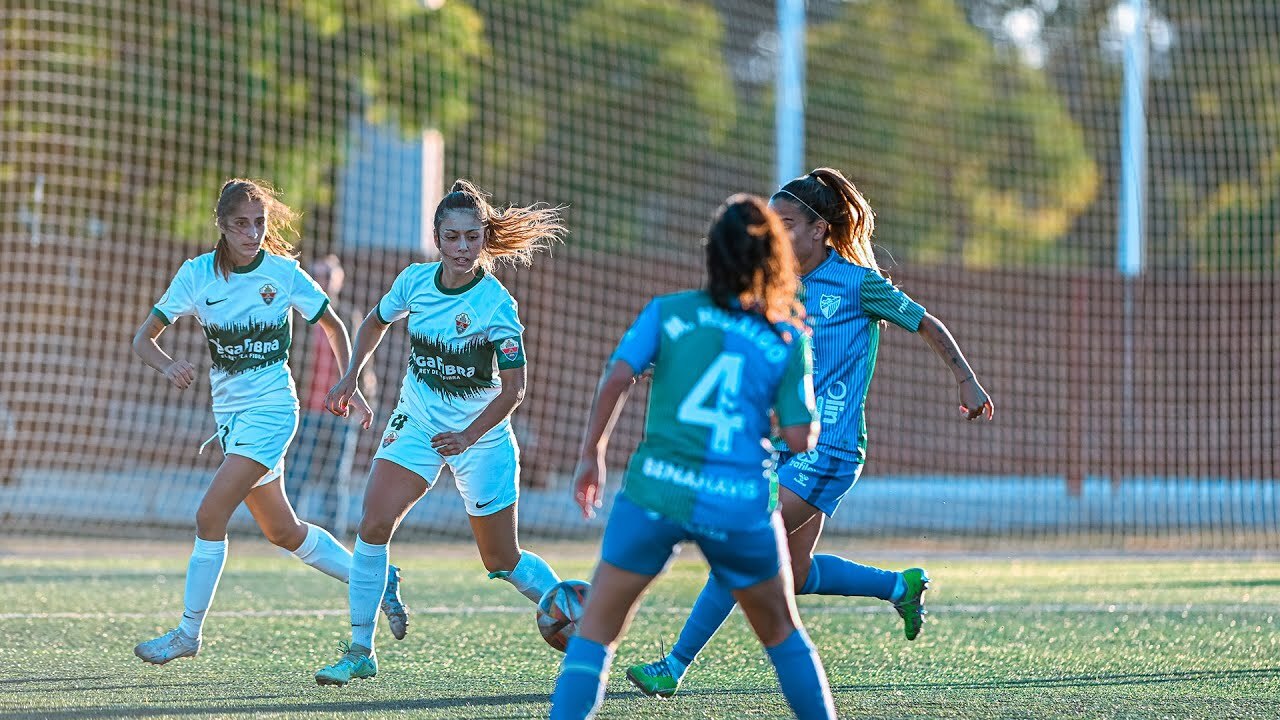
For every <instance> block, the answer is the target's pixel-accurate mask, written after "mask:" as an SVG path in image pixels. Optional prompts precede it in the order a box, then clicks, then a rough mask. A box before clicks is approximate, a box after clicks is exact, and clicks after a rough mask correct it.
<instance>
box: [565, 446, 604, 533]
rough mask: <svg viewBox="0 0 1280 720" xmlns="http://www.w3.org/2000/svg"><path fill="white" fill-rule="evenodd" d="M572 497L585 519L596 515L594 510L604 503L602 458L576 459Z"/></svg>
mask: <svg viewBox="0 0 1280 720" xmlns="http://www.w3.org/2000/svg"><path fill="white" fill-rule="evenodd" d="M573 476H574V477H573V499H574V500H575V501H576V502H577V503H578V507H580V508H582V517H583V518H584V519H586V520H590V519H591V518H593V517H595V516H596V510H597V509H598V508H599V507H600V506H601V505H602V504H604V482H605V470H604V459H603V458H600V457H594V456H587V457H583V458H582V459H580V460H579V461H578V467H577V469H576V470H574V472H573Z"/></svg>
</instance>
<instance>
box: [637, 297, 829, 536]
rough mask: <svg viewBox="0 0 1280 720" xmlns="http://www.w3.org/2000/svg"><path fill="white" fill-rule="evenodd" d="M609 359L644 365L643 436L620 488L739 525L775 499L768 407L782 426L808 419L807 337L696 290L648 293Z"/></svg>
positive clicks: (652, 504)
mask: <svg viewBox="0 0 1280 720" xmlns="http://www.w3.org/2000/svg"><path fill="white" fill-rule="evenodd" d="M613 359H614V360H615V361H620V362H625V363H626V364H627V365H629V366H630V368H631V370H632V372H633V373H635V374H640V373H641V372H643V371H644V370H645V369H647V368H649V367H650V366H652V367H653V386H652V389H651V391H650V393H649V408H648V417H647V419H646V421H645V434H644V440H643V441H642V442H641V443H640V446H639V447H638V448H637V449H636V452H635V454H634V455H633V456H632V458H631V462H630V464H629V465H628V468H627V474H626V479H625V484H624V486H623V492H624V493H625V494H626V496H627V497H628V498H630V499H631V500H632V501H633V502H635V503H636V504H637V505H640V506H641V507H644V508H647V509H650V510H654V511H657V512H659V513H662V514H663V515H664V516H666V517H668V518H670V519H671V520H674V521H676V522H679V523H689V524H693V525H701V526H708V527H743V526H746V525H752V524H759V523H760V522H764V521H767V520H768V517H769V513H771V512H772V511H773V509H774V507H775V506H776V504H777V477H776V474H775V473H774V472H773V470H772V458H771V448H769V447H768V446H767V445H766V443H765V439H766V438H767V437H768V435H769V411H770V409H772V410H773V411H774V412H775V413H776V414H777V417H778V423H779V424H780V425H782V426H784V427H785V426H793V425H805V424H808V423H810V422H813V420H814V419H815V415H814V413H815V408H814V404H813V376H812V364H811V360H810V354H809V347H808V340H807V338H806V337H805V336H804V334H803V333H801V332H800V331H798V330H797V329H795V328H794V327H790V326H773V325H770V324H769V322H768V321H766V320H765V319H764V318H763V317H761V316H759V315H757V314H755V313H748V312H743V311H741V310H738V311H727V310H723V309H721V308H719V307H716V305H715V304H714V303H713V302H712V300H711V297H710V296H709V295H707V294H706V293H705V292H702V291H689V292H682V293H675V294H672V295H663V296H660V297H657V298H654V299H653V300H652V301H651V302H650V303H649V304H648V305H647V306H646V307H645V309H644V310H643V311H642V312H641V313H640V316H639V317H638V318H637V319H636V321H635V324H633V325H632V326H631V329H630V330H628V331H627V334H626V335H625V336H624V337H623V338H622V341H621V342H620V343H619V344H618V349H617V350H616V351H615V352H614V355H613Z"/></svg>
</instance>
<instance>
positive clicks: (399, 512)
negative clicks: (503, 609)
mask: <svg viewBox="0 0 1280 720" xmlns="http://www.w3.org/2000/svg"><path fill="white" fill-rule="evenodd" d="M434 225H435V239H436V246H437V247H438V248H439V249H440V256H441V259H440V261H439V262H435V263H423V264H415V265H411V266H409V267H408V268H406V269H405V270H404V271H403V272H401V273H400V275H399V277H397V278H396V280H395V282H394V283H392V285H391V289H390V291H388V292H387V294H386V296H385V297H383V298H382V300H381V301H380V302H379V303H378V305H377V307H375V308H374V309H373V311H372V312H370V313H369V315H368V316H367V317H366V318H365V319H364V322H363V323H361V325H360V329H359V331H358V332H357V333H356V340H355V350H354V352H353V354H352V358H351V362H350V364H349V365H348V367H347V370H346V374H345V375H343V377H342V379H341V380H339V381H338V384H337V385H336V386H335V387H334V388H333V391H332V392H330V394H329V398H328V401H327V402H328V407H329V409H330V410H331V411H332V412H335V413H338V414H343V413H345V412H347V410H348V403H349V402H350V401H351V400H353V399H354V398H355V397H357V396H356V379H357V378H358V377H359V376H360V371H361V369H362V368H363V367H364V365H365V363H366V362H368V360H369V358H370V357H371V356H372V355H373V352H374V350H375V349H376V348H377V347H378V344H379V343H380V342H381V341H382V337H383V335H384V334H385V333H386V331H387V328H388V327H389V325H390V324H391V323H393V322H396V321H398V320H402V319H405V318H407V319H408V332H409V339H410V343H411V346H412V349H411V351H410V354H409V362H408V369H407V371H406V372H405V377H404V383H403V385H402V387H401V391H400V402H399V404H398V405H397V407H396V409H395V411H394V412H393V413H392V415H391V419H390V421H389V423H388V424H387V429H386V433H385V434H384V435H383V437H382V442H381V445H380V447H379V448H378V452H377V454H376V455H375V457H374V460H373V467H372V468H371V469H370V471H369V483H368V485H367V487H366V489H365V498H364V517H363V518H362V519H361V520H360V529H359V535H358V537H357V538H356V546H355V553H354V560H353V564H352V569H351V586H350V590H349V596H350V604H351V642H350V643H343V644H342V651H343V655H342V657H341V658H340V659H339V660H338V662H336V663H334V664H333V665H330V666H327V667H324V668H322V669H320V670H319V671H318V672H317V673H316V682H317V683H320V684H321V685H345V684H347V683H348V682H350V681H351V680H353V679H358V678H370V677H373V676H374V675H375V674H377V671H378V664H377V658H376V655H375V653H374V645H373V636H374V630H375V627H376V626H375V622H374V621H375V619H376V613H377V608H378V598H379V597H380V594H381V588H382V587H383V584H384V583H385V578H386V577H387V572H388V570H387V568H388V564H387V559H388V554H387V545H388V543H389V542H390V541H391V535H392V534H393V533H394V532H395V528H396V527H397V526H398V525H399V523H400V521H401V519H403V518H404V516H405V514H406V513H407V512H409V509H410V508H412V507H413V505H414V503H416V502H417V501H418V500H419V499H420V498H422V496H423V495H425V494H426V492H427V491H428V490H429V489H431V487H432V485H434V484H435V481H436V478H437V476H438V475H439V474H440V471H441V470H442V469H443V468H444V466H445V465H448V466H449V468H450V470H451V471H452V473H453V477H454V480H455V482H456V484H457V486H458V491H459V492H460V494H461V495H462V499H463V502H464V503H465V506H466V511H467V515H468V516H469V519H470V521H471V530H472V533H473V534H474V535H475V538H476V546H477V548H478V549H479V551H480V559H481V561H482V562H483V563H484V566H485V568H486V569H487V570H488V571H489V577H490V578H491V579H502V580H506V581H507V582H509V583H511V584H512V585H513V586H514V587H515V589H516V590H517V591H519V592H520V594H522V595H524V596H525V597H527V598H529V600H531V601H532V602H534V603H537V602H538V600H539V599H540V598H541V597H542V595H543V594H544V593H545V592H546V591H547V590H548V589H550V588H551V587H552V586H553V585H555V584H556V583H558V582H559V581H560V578H559V577H557V576H556V573H555V572H554V571H553V570H552V569H551V567H550V566H549V565H547V563H546V562H545V561H544V560H543V559H542V558H540V557H538V556H537V555H535V554H534V553H531V552H529V551H527V550H522V549H521V548H520V543H519V540H518V538H517V532H516V528H517V512H516V506H517V500H518V498H519V481H520V464H519V459H520V454H519V448H518V447H517V446H516V441H515V436H514V435H513V434H512V431H511V423H510V416H511V413H512V411H513V410H515V408H516V406H517V405H518V404H519V403H520V401H521V400H522V399H523V397H524V392H525V383H526V367H525V354H524V341H523V338H522V333H523V331H524V326H523V325H521V324H520V318H519V316H518V314H517V312H516V301H515V300H514V299H513V298H512V297H511V293H509V292H507V289H506V288H505V287H503V285H502V283H501V282H499V281H498V279H497V278H495V277H494V276H493V275H492V271H493V267H494V265H495V264H496V263H497V262H499V261H503V262H508V263H512V264H516V263H520V264H525V265H528V264H530V263H531V261H532V255H533V253H534V252H535V251H537V250H540V249H543V248H545V247H547V246H548V245H550V244H551V243H553V242H556V241H558V240H559V239H560V236H561V235H562V234H563V233H564V231H565V230H564V226H563V225H562V224H561V222H560V215H559V210H558V208H551V207H546V206H539V205H534V206H529V207H510V208H506V209H502V210H499V209H496V208H494V207H492V206H491V205H489V203H488V201H487V200H486V199H485V195H484V194H483V193H482V192H481V191H480V190H478V189H477V188H476V187H474V186H473V185H471V184H470V183H468V182H467V181H465V180H459V181H457V182H456V183H454V185H453V188H452V189H451V191H450V192H449V194H447V195H446V196H445V197H444V199H442V200H441V201H440V204H439V205H438V206H437V208H436V212H435V219H434Z"/></svg>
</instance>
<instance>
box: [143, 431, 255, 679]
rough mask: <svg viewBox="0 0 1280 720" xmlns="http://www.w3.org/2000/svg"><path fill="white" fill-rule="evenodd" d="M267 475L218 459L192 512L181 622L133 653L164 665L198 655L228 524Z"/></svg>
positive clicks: (231, 458) (247, 464) (247, 463)
mask: <svg viewBox="0 0 1280 720" xmlns="http://www.w3.org/2000/svg"><path fill="white" fill-rule="evenodd" d="M266 471H267V468H266V467H264V466H263V465H262V464H261V463H258V462H255V461H253V460H250V459H248V458H246V457H241V456H239V455H228V456H226V458H225V459H224V460H223V461H222V464H221V465H220V466H219V467H218V471H217V472H216V473H214V475H213V482H211V483H210V484H209V489H208V490H206V491H205V494H204V498H203V499H202V500H201V501H200V508H199V509H198V510H197V511H196V541H195V548H194V549H193V551H192V553H191V560H190V562H189V563H188V564H187V578H186V585H185V588H184V590H183V596H182V604H183V611H182V621H181V623H180V624H179V625H178V627H176V628H174V629H173V630H170V631H169V632H167V633H165V634H164V635H161V636H160V637H158V638H155V639H153V640H148V641H146V642H143V643H139V644H138V646H137V647H135V648H134V649H133V652H134V654H135V655H137V656H138V657H140V658H142V659H143V660H145V661H147V662H149V663H154V664H156V665H163V664H165V663H167V662H169V661H170V660H175V659H177V658H180V657H191V656H194V655H195V654H196V653H198V652H200V645H201V642H202V640H201V633H202V631H203V628H204V619H205V614H206V613H208V611H209V606H210V605H211V604H212V603H213V595H214V593H215V592H216V591H217V589H218V580H219V579H220V578H221V577H222V568H223V566H224V565H226V561H227V523H228V522H230V520H231V514H232V513H233V512H235V509H236V507H238V506H239V505H240V503H241V502H243V501H244V498H245V496H246V495H248V494H249V490H250V489H251V488H252V487H253V484H254V483H255V482H257V481H258V479H259V478H261V477H262V475H263V473H265V472H266Z"/></svg>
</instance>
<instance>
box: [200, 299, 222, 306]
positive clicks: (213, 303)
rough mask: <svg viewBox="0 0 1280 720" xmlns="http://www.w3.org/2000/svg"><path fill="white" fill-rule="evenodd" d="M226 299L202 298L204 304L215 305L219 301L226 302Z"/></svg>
mask: <svg viewBox="0 0 1280 720" xmlns="http://www.w3.org/2000/svg"><path fill="white" fill-rule="evenodd" d="M226 301H227V299H226V298H222V299H221V300H210V299H209V298H205V299H204V304H205V305H217V304H218V303H220V302H226Z"/></svg>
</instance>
